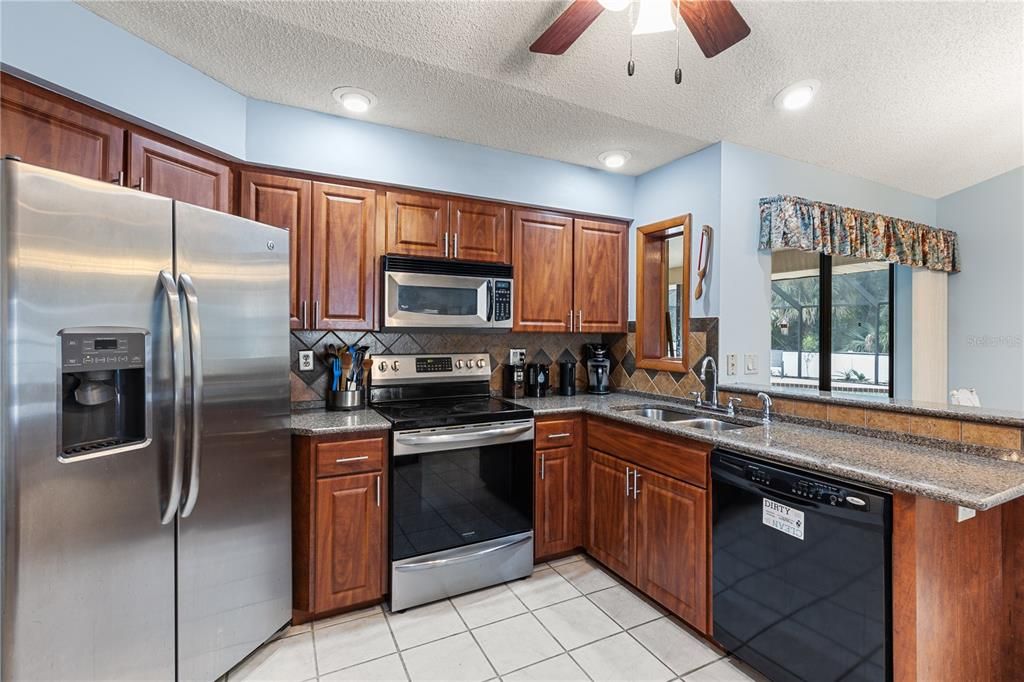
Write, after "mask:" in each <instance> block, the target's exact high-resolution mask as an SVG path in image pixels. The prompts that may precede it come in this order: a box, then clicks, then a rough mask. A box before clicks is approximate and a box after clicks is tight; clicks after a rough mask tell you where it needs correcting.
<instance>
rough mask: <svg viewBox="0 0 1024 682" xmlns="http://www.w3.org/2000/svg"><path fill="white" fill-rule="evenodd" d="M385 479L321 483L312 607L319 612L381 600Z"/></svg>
mask: <svg viewBox="0 0 1024 682" xmlns="http://www.w3.org/2000/svg"><path fill="white" fill-rule="evenodd" d="M381 475H382V474H380V473H376V474H352V475H348V476H336V477H333V478H324V479H320V480H318V481H317V483H316V570H315V574H316V578H315V590H316V597H315V599H314V600H313V606H314V608H315V610H316V611H317V612H318V613H323V612H327V611H332V610H335V609H340V608H344V607H346V606H352V605H354V604H362V603H365V602H367V601H371V600H374V599H379V598H380V597H381V574H382V573H383V571H384V559H383V552H384V549H383V547H382V546H381V545H382V536H383V529H384V516H385V511H384V509H383V508H382V506H381V489H380V486H381Z"/></svg>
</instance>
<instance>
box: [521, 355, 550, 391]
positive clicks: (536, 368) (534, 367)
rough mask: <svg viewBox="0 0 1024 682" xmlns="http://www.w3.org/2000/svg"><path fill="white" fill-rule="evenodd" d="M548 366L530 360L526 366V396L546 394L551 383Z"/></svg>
mask: <svg viewBox="0 0 1024 682" xmlns="http://www.w3.org/2000/svg"><path fill="white" fill-rule="evenodd" d="M550 376H551V375H550V370H549V369H548V366H547V365H545V364H543V363H540V362H531V363H530V364H528V365H527V366H526V396H527V397H528V398H543V397H545V396H547V394H548V386H549V385H550V383H551V379H550Z"/></svg>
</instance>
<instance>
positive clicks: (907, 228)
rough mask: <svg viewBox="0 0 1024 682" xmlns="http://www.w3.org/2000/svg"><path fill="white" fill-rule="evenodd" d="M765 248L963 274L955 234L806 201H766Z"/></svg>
mask: <svg viewBox="0 0 1024 682" xmlns="http://www.w3.org/2000/svg"><path fill="white" fill-rule="evenodd" d="M760 203H761V241H760V246H759V248H761V249H799V250H801V251H816V252H818V253H824V254H826V255H835V256H850V257H852V258H863V259H865V260H879V261H888V262H890V263H902V264H903V265H909V266H911V267H915V268H928V269H929V270H939V271H941V272H960V257H959V253H958V247H957V238H956V233H955V232H953V231H951V230H940V229H938V228H935V227H929V226H928V225H922V224H921V223H915V222H913V221H911V220H902V219H900V218H893V217H891V216H887V215H881V214H879V213H871V212H870V211H859V210H857V209H855V208H845V207H843V206H836V205H834V204H826V203H823V202H820V201H810V200H808V199H803V198H801V197H794V196H786V195H779V196H776V197H767V198H764V199H761V202H760Z"/></svg>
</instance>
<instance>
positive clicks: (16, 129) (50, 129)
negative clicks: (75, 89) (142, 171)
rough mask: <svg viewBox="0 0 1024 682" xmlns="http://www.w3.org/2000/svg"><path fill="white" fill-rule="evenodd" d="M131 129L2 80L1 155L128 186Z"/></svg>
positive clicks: (34, 89)
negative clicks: (127, 142) (126, 151)
mask: <svg viewBox="0 0 1024 682" xmlns="http://www.w3.org/2000/svg"><path fill="white" fill-rule="evenodd" d="M124 138H125V128H124V127H121V126H118V125H115V124H113V123H111V122H109V121H108V120H106V118H104V117H102V116H101V115H99V114H95V115H94V114H91V113H89V109H87V108H86V107H84V106H80V105H75V104H74V103H72V102H70V101H68V100H67V99H65V98H63V97H61V96H59V95H57V94H55V93H51V92H48V91H46V90H43V89H42V88H38V87H36V86H33V85H30V84H28V83H24V82H22V81H19V80H16V79H13V78H11V77H10V76H8V75H6V74H4V75H2V76H0V155H8V154H10V155H13V156H18V157H20V158H21V160H22V161H24V162H25V163H30V164H33V165H36V166H43V167H45V168H52V169H54V170H59V171H63V172H65V173H73V174H75V175H80V176H82V177H84V178H91V179H93V180H101V181H103V182H114V183H119V184H121V183H123V170H124V165H123V164H124Z"/></svg>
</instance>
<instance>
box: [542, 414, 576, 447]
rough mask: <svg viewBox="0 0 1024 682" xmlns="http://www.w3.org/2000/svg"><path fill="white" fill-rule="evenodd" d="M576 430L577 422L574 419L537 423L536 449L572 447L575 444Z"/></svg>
mask: <svg viewBox="0 0 1024 682" xmlns="http://www.w3.org/2000/svg"><path fill="white" fill-rule="evenodd" d="M578 428H579V420H578V419H576V418H571V419H550V420H544V421H537V423H536V427H535V432H536V434H537V449H538V450H544V449H547V448H564V447H566V446H568V445H573V444H574V443H575V442H576V437H577V436H576V431H577V430H578Z"/></svg>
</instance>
